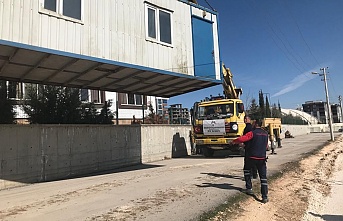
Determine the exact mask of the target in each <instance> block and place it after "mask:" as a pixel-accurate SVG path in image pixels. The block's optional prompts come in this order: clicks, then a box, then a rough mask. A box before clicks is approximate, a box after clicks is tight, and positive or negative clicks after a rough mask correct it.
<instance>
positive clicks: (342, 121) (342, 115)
mask: <svg viewBox="0 0 343 221" xmlns="http://www.w3.org/2000/svg"><path fill="white" fill-rule="evenodd" d="M338 100H339V105H340V108H341V123H343V109H342V96H341V95H339V96H338Z"/></svg>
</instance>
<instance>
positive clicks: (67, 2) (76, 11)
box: [44, 0, 83, 20]
mask: <svg viewBox="0 0 343 221" xmlns="http://www.w3.org/2000/svg"><path fill="white" fill-rule="evenodd" d="M82 1H83V0H44V9H46V10H49V11H53V12H56V13H57V14H59V15H63V16H66V17H70V18H74V19H77V20H81V9H82Z"/></svg>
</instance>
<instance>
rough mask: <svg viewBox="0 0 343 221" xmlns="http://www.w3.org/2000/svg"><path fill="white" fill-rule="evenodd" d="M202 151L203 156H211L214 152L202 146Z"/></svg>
mask: <svg viewBox="0 0 343 221" xmlns="http://www.w3.org/2000/svg"><path fill="white" fill-rule="evenodd" d="M202 152H203V154H204V156H205V157H212V156H213V154H214V150H213V149H211V148H208V147H203V148H202Z"/></svg>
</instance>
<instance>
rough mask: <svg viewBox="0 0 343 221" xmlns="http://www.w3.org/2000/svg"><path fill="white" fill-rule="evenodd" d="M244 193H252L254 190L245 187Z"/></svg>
mask: <svg viewBox="0 0 343 221" xmlns="http://www.w3.org/2000/svg"><path fill="white" fill-rule="evenodd" d="M244 193H245V194H248V195H254V192H253V191H252V189H245V190H244Z"/></svg>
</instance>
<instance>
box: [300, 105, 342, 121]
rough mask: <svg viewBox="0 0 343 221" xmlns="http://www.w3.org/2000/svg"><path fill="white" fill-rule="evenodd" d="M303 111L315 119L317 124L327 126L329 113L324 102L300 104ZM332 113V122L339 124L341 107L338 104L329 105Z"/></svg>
mask: <svg viewBox="0 0 343 221" xmlns="http://www.w3.org/2000/svg"><path fill="white" fill-rule="evenodd" d="M302 107H303V111H304V112H306V113H308V114H310V115H312V116H314V117H316V118H317V119H318V120H319V123H322V124H328V123H329V118H328V115H329V111H328V110H327V105H326V102H324V101H306V102H305V103H304V104H302ZM331 112H332V122H333V123H342V122H341V119H342V118H341V106H340V105H339V104H331Z"/></svg>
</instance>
